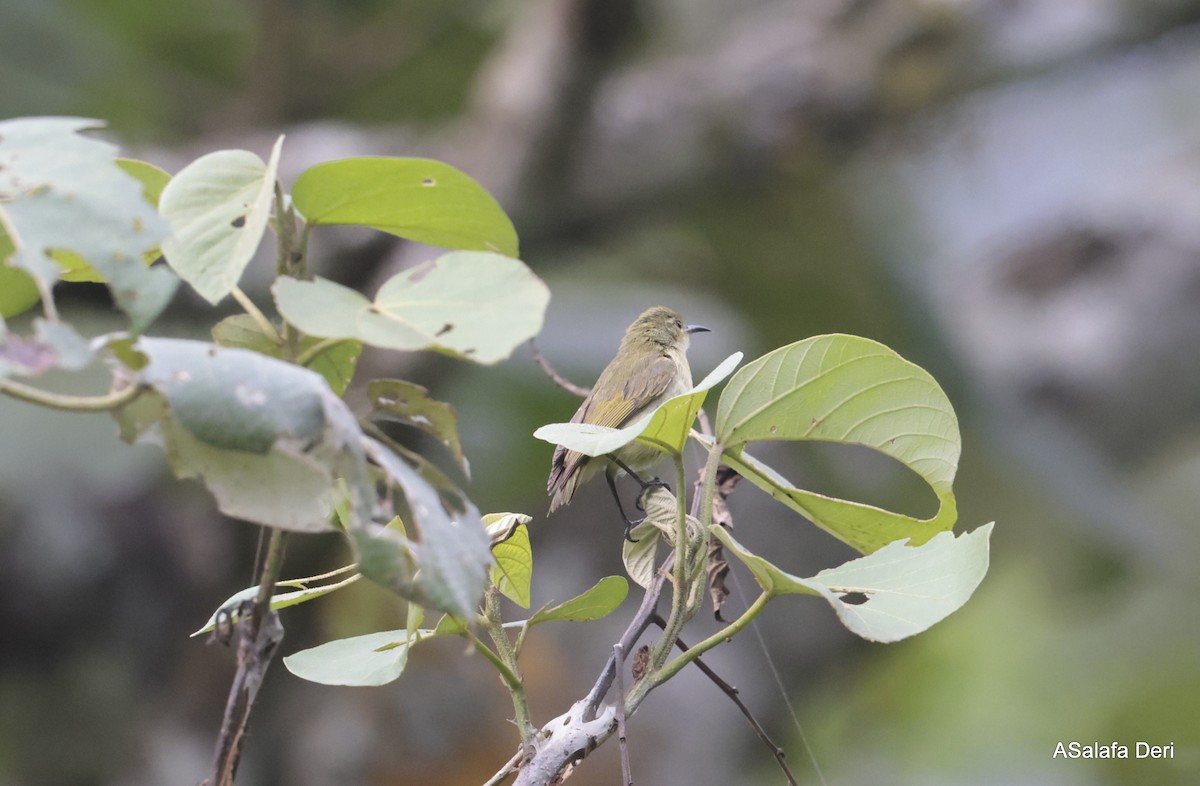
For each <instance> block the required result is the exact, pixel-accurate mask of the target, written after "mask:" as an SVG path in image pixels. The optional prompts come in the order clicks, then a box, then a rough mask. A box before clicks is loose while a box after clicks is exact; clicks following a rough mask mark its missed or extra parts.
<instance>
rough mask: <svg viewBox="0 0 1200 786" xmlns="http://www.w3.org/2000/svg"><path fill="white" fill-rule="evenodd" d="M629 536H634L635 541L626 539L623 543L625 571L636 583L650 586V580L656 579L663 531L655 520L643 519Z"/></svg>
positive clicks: (622, 555) (622, 554)
mask: <svg viewBox="0 0 1200 786" xmlns="http://www.w3.org/2000/svg"><path fill="white" fill-rule="evenodd" d="M629 537H631V538H633V541H634V542H632V543H631V542H630V541H628V540H626V541H624V542H623V543H622V544H621V560H622V561H623V562H624V563H625V572H626V573H628V574H629V578H631V579H633V582H634V583H635V584H637V585H639V586H641V587H649V586H650V582H651V581H653V580H654V574H655V569H656V567H657V565H656V563H655V559H654V558H655V555H656V553H657V552H658V544H659V542H660V541H661V540H662V533H660V532H659V530H658V527H657V526H655V524H654V522H652V521H643V522H641V523H639V524H638V525H637V526H636V527H634V528H633V529H632V530H630V531H629Z"/></svg>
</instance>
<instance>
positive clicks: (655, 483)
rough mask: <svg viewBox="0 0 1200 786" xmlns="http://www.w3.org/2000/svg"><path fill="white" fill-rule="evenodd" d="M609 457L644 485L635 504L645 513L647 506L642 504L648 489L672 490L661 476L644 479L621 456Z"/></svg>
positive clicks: (614, 492) (639, 483)
mask: <svg viewBox="0 0 1200 786" xmlns="http://www.w3.org/2000/svg"><path fill="white" fill-rule="evenodd" d="M608 458H609V460H610V461H612V462H613V463H615V464H616V465H617V466H618V467H620V468H621V469H623V470H625V474H626V475H628V476H629V477H631V478H633V479H634V480H636V481H637V482H638V485H640V486H641V487H642V491H641V493H640V494H638V498H637V502H635V503H634V504H635V505H637V509H638V510H640V511H642V512H643V513H644V512H646V508H645V506H644V505H642V497H643V496H644V495H645V494H646V492H647V491H649V490H650V489H653V488H660V489H666V490H667V491H670V490H671V487H670V486H668V485H667V483H666V481H664V480H662V479H661V478H650V480H643V479H642V476H641V475H639V474H637V473H636V472H634V471H633V470H631V469H630V468H629V467H628V466H627V465H626V464H625V462H624V461H621V460H620V459H619V458H616V457H615V456H609V457H608ZM616 493H617V492H616V491H615V490H614V491H613V494H616ZM617 504H618V505H619V504H620V503H619V502H618V503H617ZM621 515H625V514H624V513H622V514H621ZM626 521H628V519H626Z"/></svg>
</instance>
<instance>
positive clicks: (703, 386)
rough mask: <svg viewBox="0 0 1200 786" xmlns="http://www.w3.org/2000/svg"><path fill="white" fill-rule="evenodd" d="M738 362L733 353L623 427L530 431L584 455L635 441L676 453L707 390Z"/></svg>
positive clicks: (738, 354)
mask: <svg viewBox="0 0 1200 786" xmlns="http://www.w3.org/2000/svg"><path fill="white" fill-rule="evenodd" d="M741 360H742V353H741V352H735V353H733V354H732V355H730V356H729V357H727V358H725V359H724V360H722V361H721V362H720V363H719V364H718V365H717V367H716V368H714V369H713V370H712V371H711V372H709V374H708V376H706V377H705V378H704V379H702V380H701V381H700V382H699V384H697V385H695V386H694V387H693V388H692V389H691V390H689V391H687V392H686V393H682V394H680V395H678V396H675V397H674V398H671V399H668V400H666V401H664V402H662V403H661V404H659V405H658V406H657V407H655V408H653V409H651V410H650V411H648V412H646V413H645V414H644V415H642V416H640V417H639V418H638V419H637V420H635V421H634V422H633V423H630V424H629V425H628V426H625V427H624V428H619V429H616V428H608V427H606V426H597V425H594V424H591V423H550V424H548V425H545V426H542V427H541V428H539V429H538V430H537V431H535V432H533V436H535V437H537V438H538V439H544V440H546V441H547V442H551V443H554V444H555V445H562V446H563V447H565V448H567V449H568V450H574V451H577V452H579V453H582V454H584V455H585V456H603V455H605V454H607V453H612V452H613V451H615V450H617V449H618V448H621V447H622V446H624V445H627V444H628V443H630V442H633V441H634V440H635V439H636V440H638V441H640V442H644V443H646V444H648V445H653V446H654V447H656V448H658V449H659V450H662V451H664V452H666V453H671V454H678V453H679V452H680V451H682V450H683V445H684V442H685V441H686V440H687V436H688V433H689V432H690V431H691V428H692V424H693V423H694V422H695V421H696V413H697V412H699V411H700V407H701V406H703V405H704V399H705V397H706V396H707V395H708V391H709V390H710V389H711V388H712V387H713V386H714V385H716V384H717V383H718V382H720V381H721V380H723V379H725V377H727V376H729V375H730V374H732V373H733V370H734V369H735V368H737V364H738V363H740V362H741Z"/></svg>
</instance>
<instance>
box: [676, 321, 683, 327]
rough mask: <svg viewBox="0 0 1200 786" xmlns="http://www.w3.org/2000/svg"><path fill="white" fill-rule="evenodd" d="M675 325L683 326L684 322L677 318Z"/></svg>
mask: <svg viewBox="0 0 1200 786" xmlns="http://www.w3.org/2000/svg"><path fill="white" fill-rule="evenodd" d="M675 327H677V328H682V327H683V323H682V322H680V321H679V320H678V319H677V320H675Z"/></svg>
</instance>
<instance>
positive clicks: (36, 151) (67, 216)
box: [0, 117, 178, 332]
mask: <svg viewBox="0 0 1200 786" xmlns="http://www.w3.org/2000/svg"><path fill="white" fill-rule="evenodd" d="M102 125H103V124H102V123H100V122H99V121H96V120H84V119H80V118H69V117H49V118H23V119H19V120H8V121H3V122H0V230H2V232H0V234H3V235H4V238H3V239H0V257H3V259H0V263H3V264H7V265H9V266H11V267H12V268H17V269H19V270H22V271H24V272H25V273H26V274H27V275H28V280H32V282H33V283H34V284H35V285H36V288H37V290H38V294H39V296H40V297H42V298H49V297H50V296H51V293H50V290H51V287H52V286H53V285H54V282H55V281H56V280H57V279H58V277H59V275H60V272H61V268H60V267H59V264H58V263H57V262H56V261H55V260H54V255H55V254H61V253H63V252H70V253H71V254H73V255H75V256H76V257H78V258H79V259H82V260H83V261H84V262H86V264H87V265H88V266H90V267H91V268H92V269H94V270H95V271H96V272H97V273H98V274H99V275H100V276H102V277H103V278H104V280H105V281H106V282H107V283H108V288H109V290H110V291H111V292H112V295H113V299H114V300H115V301H116V303H117V305H118V306H119V307H120V308H121V310H123V311H124V312H125V313H126V314H128V315H129V318H130V321H131V323H132V326H133V329H134V331H135V332H140V331H142V330H144V329H145V328H146V327H147V326H148V325H149V324H150V323H151V322H152V321H153V320H154V319H155V317H157V316H158V315H159V314H160V313H161V312H162V310H163V308H165V307H166V305H167V303H168V302H169V301H170V299H171V296H172V295H173V294H174V292H175V287H176V286H177V284H178V281H177V280H176V278H175V277H174V276H173V275H171V273H170V271H169V270H167V269H166V268H163V267H154V268H147V267H146V266H145V265H144V264H143V261H142V258H143V255H144V254H145V253H146V252H148V251H149V250H150V249H152V248H154V247H155V246H157V245H158V244H159V243H160V242H161V241H162V239H163V238H164V237H165V236H166V233H167V226H166V224H165V222H163V221H162V219H160V218H159V216H158V214H157V213H156V212H155V211H154V209H153V208H152V207H151V206H150V205H149V204H147V202H146V201H145V199H143V197H142V186H141V185H140V184H139V182H138V181H137V180H136V179H135V178H133V177H131V176H130V175H128V174H127V173H126V172H124V171H122V169H121V168H120V167H119V166H118V164H117V162H116V158H115V152H116V148H114V147H113V146H112V145H109V144H107V143H105V142H102V141H100V140H98V139H94V138H92V137H87V136H82V135H81V134H80V132H81V131H85V130H89V129H94V128H99V127H100V126H102ZM28 280H26V279H23V278H22V277H21V276H19V275H13V274H12V273H9V272H7V271H5V273H4V275H3V278H0V285H3V286H15V287H19V288H20V290H19V291H18V292H17V293H16V295H13V296H10V297H9V298H5V299H4V300H2V301H0V307H3V309H4V311H3V313H5V314H10V315H11V314H12V313H18V312H19V310H23V307H28V306H29V305H32V304H31V303H29V302H28V301H29V296H30V295H29V290H28ZM18 296H19V297H18Z"/></svg>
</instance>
